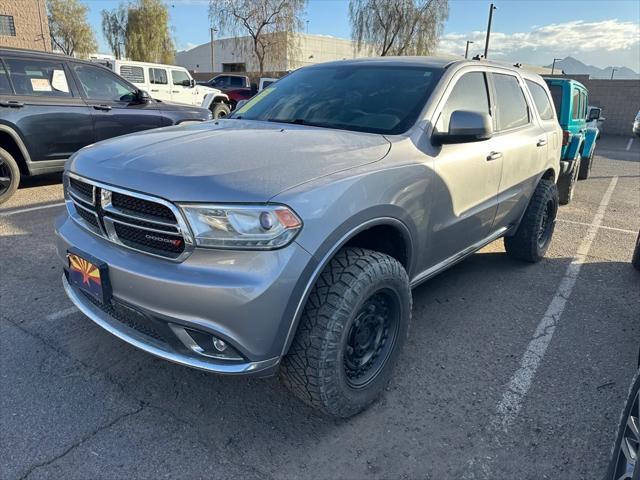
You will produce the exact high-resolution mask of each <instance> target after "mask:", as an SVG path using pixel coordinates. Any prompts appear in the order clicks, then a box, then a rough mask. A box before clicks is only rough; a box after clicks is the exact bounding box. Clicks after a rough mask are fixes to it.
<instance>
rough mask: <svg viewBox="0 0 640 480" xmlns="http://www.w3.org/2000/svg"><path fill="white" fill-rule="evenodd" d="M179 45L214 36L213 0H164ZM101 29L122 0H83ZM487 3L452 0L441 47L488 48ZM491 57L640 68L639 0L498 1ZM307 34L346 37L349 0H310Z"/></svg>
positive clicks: (451, 50) (473, 50)
mask: <svg viewBox="0 0 640 480" xmlns="http://www.w3.org/2000/svg"><path fill="white" fill-rule="evenodd" d="M164 1H165V3H166V4H167V6H168V7H169V12H170V15H171V27H172V30H173V36H174V38H175V41H176V45H177V47H178V49H180V50H182V49H186V48H190V47H193V46H195V45H199V44H201V43H205V42H207V41H209V20H208V4H209V2H208V0H164ZM84 3H85V4H87V5H88V6H89V8H90V14H89V20H90V22H91V24H92V26H93V27H94V29H95V30H96V32H97V33H98V40H99V43H100V46H101V51H103V52H105V53H107V52H108V48H107V47H106V43H105V42H104V39H103V38H102V35H101V33H100V32H101V25H100V21H101V18H100V11H101V10H102V9H112V8H115V7H116V6H117V5H118V3H120V2H119V1H118V0H84ZM489 3H490V2H487V1H484V0H449V5H450V9H449V20H448V21H447V23H446V24H445V31H444V35H443V37H442V39H441V43H440V51H441V52H442V53H457V54H463V53H464V47H465V42H466V40H472V41H474V42H475V43H474V44H473V45H472V46H471V49H470V52H471V53H472V54H474V55H475V54H476V53H480V52H481V51H482V50H483V49H484V38H485V31H486V28H487V16H488V10H489ZM494 3H495V4H496V6H497V7H498V9H497V10H496V12H495V13H494V21H493V27H492V35H491V49H490V54H489V56H490V57H493V58H495V59H496V60H497V59H504V60H508V61H513V62H516V61H517V62H521V63H531V64H537V65H548V64H550V63H551V62H552V61H553V58H563V57H566V56H568V55H571V56H573V57H575V58H577V59H578V60H581V61H583V62H584V63H587V64H591V65H595V66H598V67H601V68H604V67H607V66H626V67H629V68H631V69H633V70H635V71H636V72H639V71H640V1H638V0H496V1H495V2H494ZM305 18H306V19H308V20H309V27H308V28H309V33H311V34H323V35H333V36H336V37H341V38H349V37H350V34H351V30H350V26H349V15H348V0H310V1H309V6H308V8H307V13H306V16H305Z"/></svg>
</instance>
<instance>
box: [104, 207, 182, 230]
mask: <svg viewBox="0 0 640 480" xmlns="http://www.w3.org/2000/svg"><path fill="white" fill-rule="evenodd" d="M102 210H104V212H105V213H112V214H114V215H120V216H121V217H127V218H132V219H133V220H140V221H142V222H148V223H155V224H158V225H163V226H165V227H173V228H178V224H177V223H171V222H164V221H161V220H156V217H151V216H149V215H143V214H140V215H133V214H131V213H127V212H125V211H124V210H122V209H120V208H117V207H114V206H113V204H112V203H109V204H107V205H102ZM110 218H112V217H110Z"/></svg>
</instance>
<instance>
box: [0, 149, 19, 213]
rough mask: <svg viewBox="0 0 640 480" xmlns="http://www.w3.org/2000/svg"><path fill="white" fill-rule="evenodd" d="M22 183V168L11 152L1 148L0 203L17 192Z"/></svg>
mask: <svg viewBox="0 0 640 480" xmlns="http://www.w3.org/2000/svg"><path fill="white" fill-rule="evenodd" d="M19 183H20V168H19V167H18V164H17V163H16V161H15V160H14V159H13V157H12V156H11V154H10V153H9V152H7V151H6V150H4V149H2V148H0V203H4V202H6V201H7V200H9V198H10V197H11V196H12V195H13V194H14V193H15V191H16V189H17V188H18V184H19Z"/></svg>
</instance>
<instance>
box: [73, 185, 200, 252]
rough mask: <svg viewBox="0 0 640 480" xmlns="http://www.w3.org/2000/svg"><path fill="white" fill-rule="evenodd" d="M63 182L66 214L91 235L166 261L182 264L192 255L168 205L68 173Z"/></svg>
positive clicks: (181, 223)
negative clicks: (67, 211) (94, 234)
mask: <svg viewBox="0 0 640 480" xmlns="http://www.w3.org/2000/svg"><path fill="white" fill-rule="evenodd" d="M65 180H66V182H65V187H66V193H67V209H68V210H69V214H70V215H71V217H72V218H73V219H74V220H75V221H76V222H78V223H79V224H80V225H82V226H83V227H85V228H87V229H88V230H90V231H92V232H93V233H96V234H98V235H100V236H102V237H104V238H106V239H108V240H110V241H112V242H114V243H117V244H118V245H121V246H123V247H127V248H130V249H133V250H137V251H139V252H143V253H146V254H148V255H153V256H157V257H162V258H166V259H169V260H175V261H182V260H184V259H185V258H186V257H187V256H188V255H189V254H190V253H191V250H192V249H193V241H192V237H191V234H190V232H189V229H188V227H187V225H186V223H185V222H184V220H183V218H182V215H181V213H180V212H179V210H178V209H177V208H176V207H175V206H174V205H172V204H171V203H169V202H167V201H165V200H162V199H160V198H154V197H150V196H148V195H143V194H139V193H137V192H130V191H127V190H123V189H120V188H117V187H113V186H110V185H106V184H102V183H98V182H94V181H93V180H88V179H84V178H82V177H78V176H77V175H74V174H71V173H69V174H67V177H66V178H65Z"/></svg>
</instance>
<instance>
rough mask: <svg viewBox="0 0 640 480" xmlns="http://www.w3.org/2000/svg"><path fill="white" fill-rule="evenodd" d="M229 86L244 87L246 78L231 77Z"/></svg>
mask: <svg viewBox="0 0 640 480" xmlns="http://www.w3.org/2000/svg"><path fill="white" fill-rule="evenodd" d="M229 86H231V87H244V79H242V78H240V77H229Z"/></svg>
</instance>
